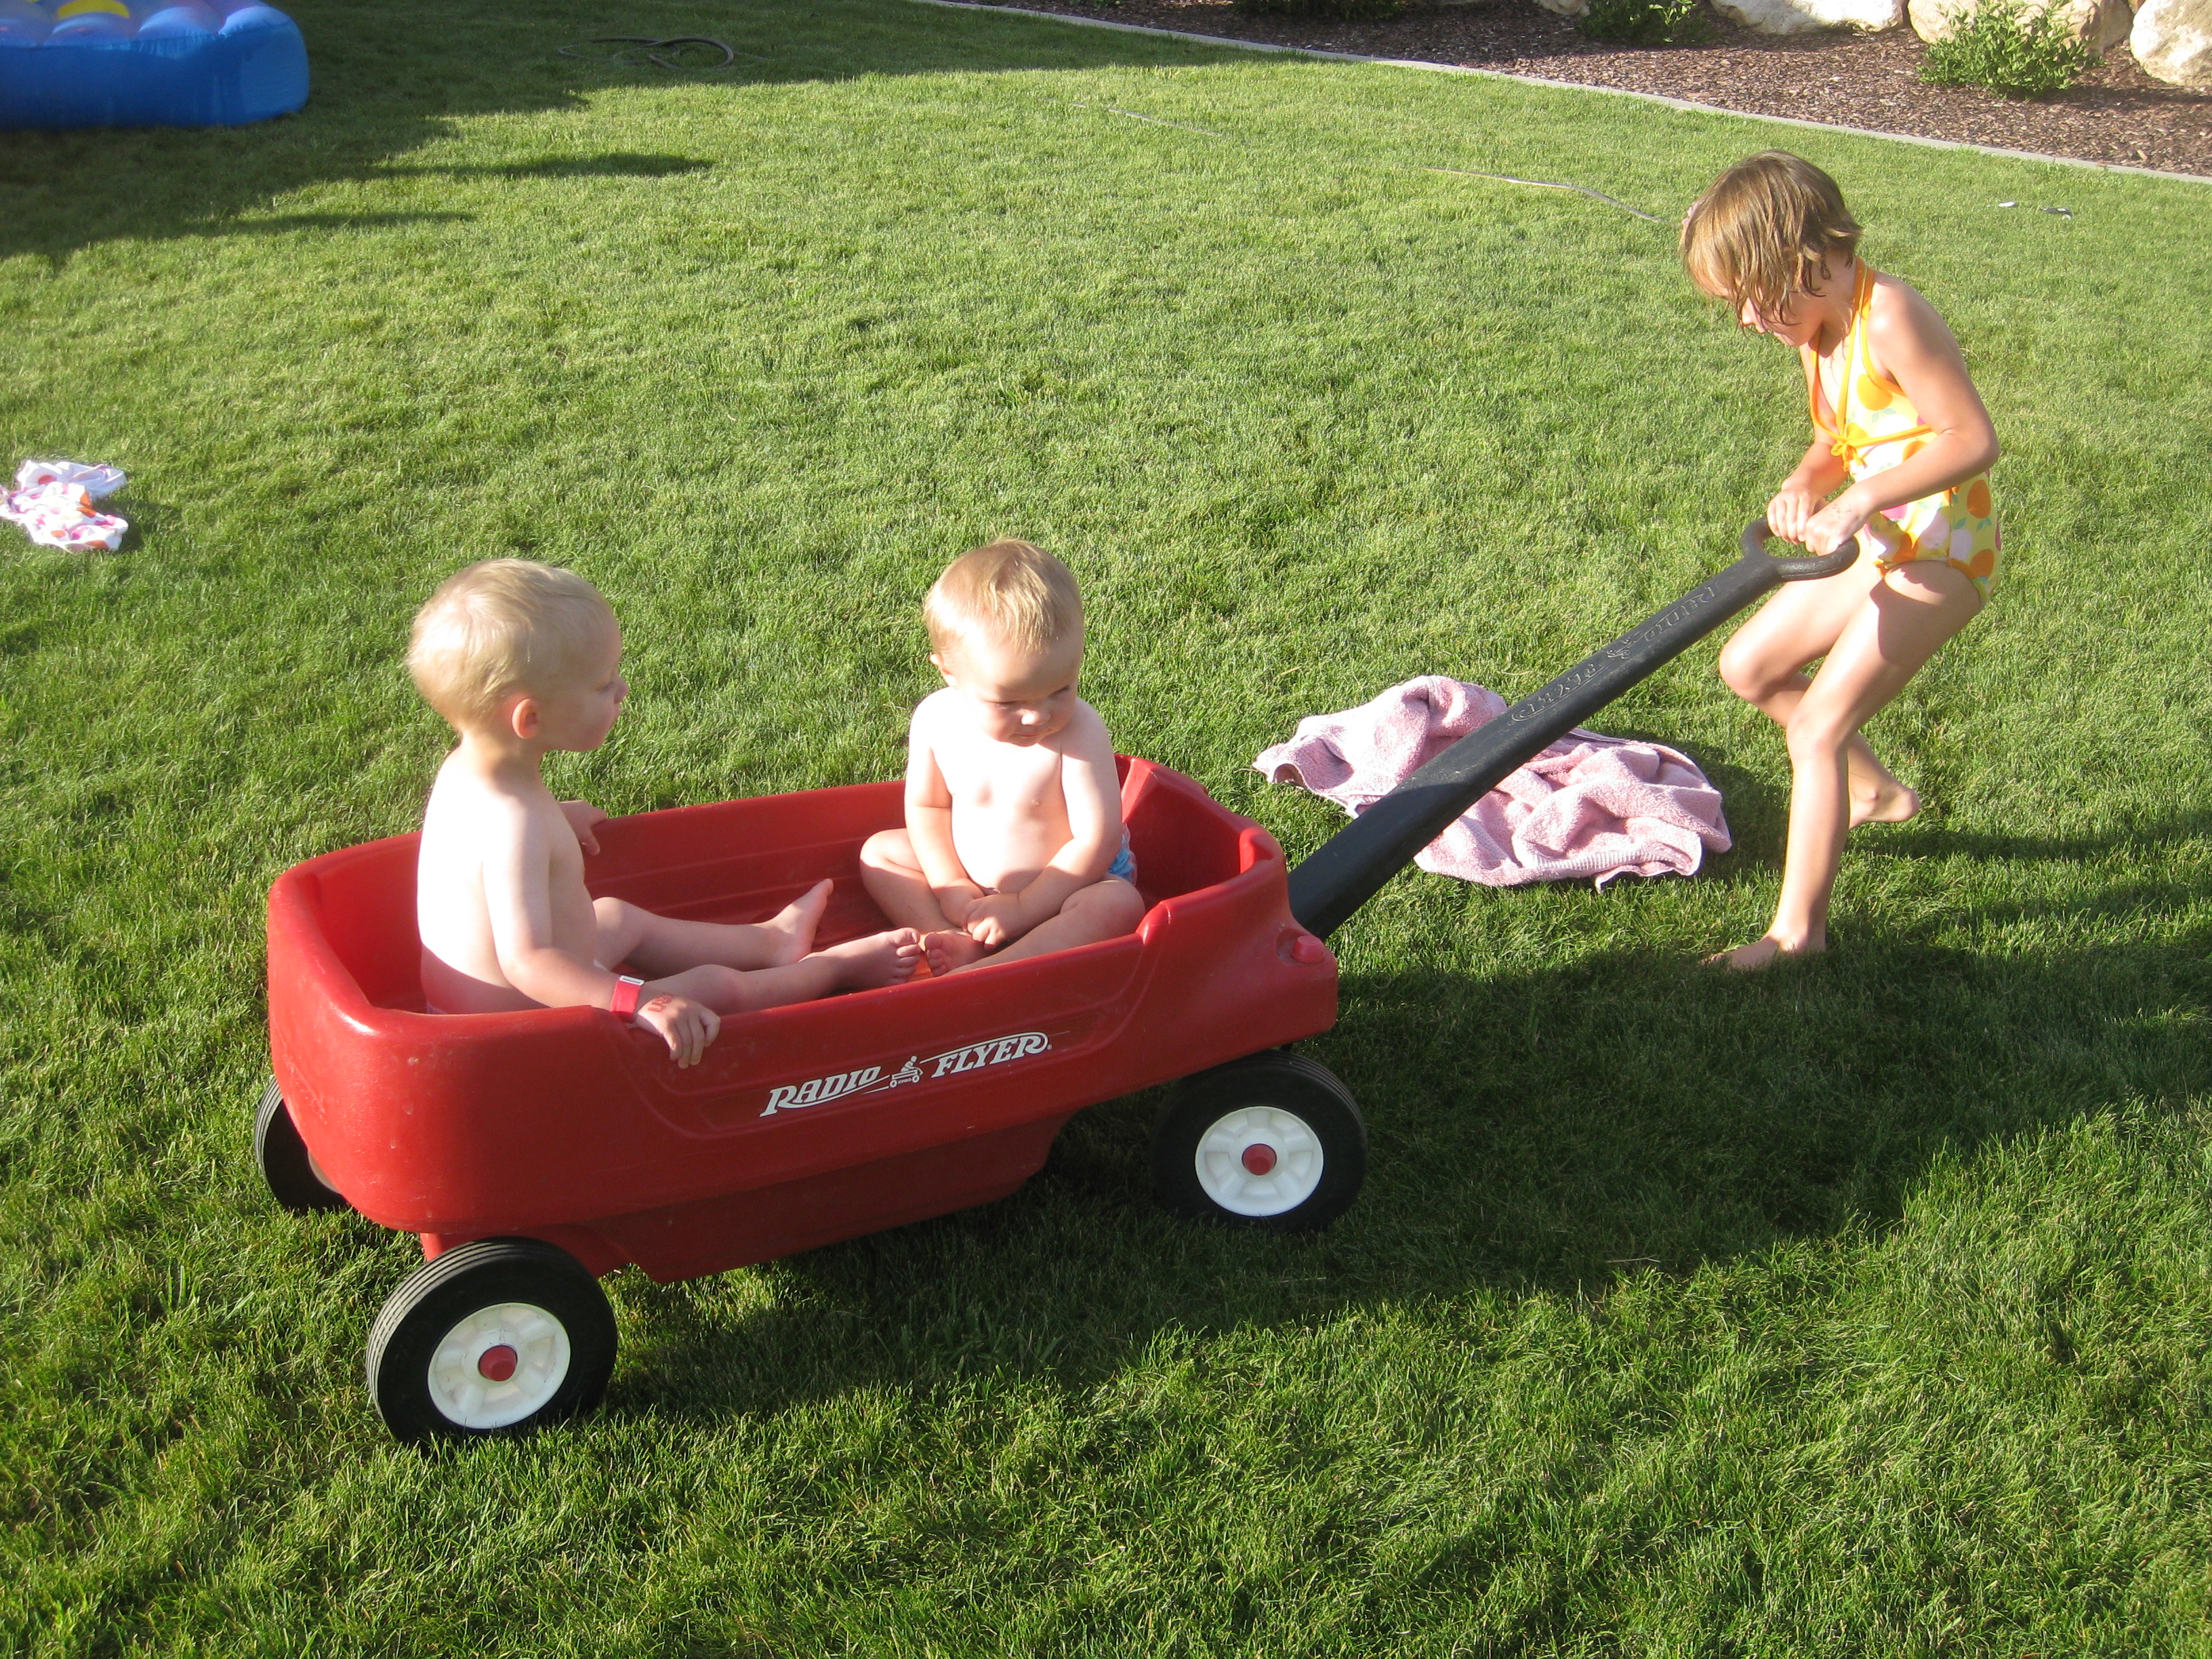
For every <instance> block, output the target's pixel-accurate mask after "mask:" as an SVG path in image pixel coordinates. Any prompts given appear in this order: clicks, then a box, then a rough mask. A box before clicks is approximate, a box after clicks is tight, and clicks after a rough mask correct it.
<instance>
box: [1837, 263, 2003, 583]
mask: <svg viewBox="0 0 2212 1659" xmlns="http://www.w3.org/2000/svg"><path fill="white" fill-rule="evenodd" d="M1873 306H1874V268H1873V267H1872V266H1870V265H1869V264H1866V263H1865V261H1863V260H1862V261H1860V263H1859V280H1858V290H1857V293H1855V294H1854V295H1852V296H1851V326H1850V333H1849V334H1848V335H1847V336H1846V337H1845V338H1844V374H1843V385H1842V386H1841V387H1840V388H1838V397H1837V399H1836V404H1837V407H1836V420H1835V422H1834V424H1833V425H1831V424H1830V423H1829V422H1826V421H1824V420H1822V419H1821V418H1820V358H1819V356H1817V355H1816V354H1815V353H1814V350H1813V348H1812V347H1811V346H1809V345H1807V346H1801V347H1799V348H1798V355H1799V356H1801V357H1802V358H1803V359H1804V363H1805V391H1806V397H1807V400H1808V402H1809V403H1810V404H1811V405H1812V409H1813V430H1814V432H1816V433H1818V434H1819V435H1820V436H1822V437H1824V438H1826V439H1828V440H1829V441H1830V445H1831V448H1832V453H1834V455H1835V456H1836V458H1837V459H1839V460H1840V461H1842V462H1843V463H1844V466H1845V467H1846V468H1848V469H1849V471H1850V477H1851V482H1852V483H1860V482H1861V481H1863V480H1864V479H1866V478H1869V477H1872V476H1873V475H1874V474H1875V473H1877V472H1887V471H1889V469H1890V468H1892V467H1893V466H1896V465H1899V463H1900V462H1904V461H1907V460H1910V459H1911V458H1912V457H1913V456H1915V455H1917V454H1918V453H1920V452H1921V451H1922V450H1923V449H1924V448H1925V447H1927V444H1928V441H1929V439H1930V438H1932V437H1934V436H1935V435H1936V429H1935V428H1933V427H1931V426H1929V425H1927V424H1926V423H1925V422H1923V421H1922V420H1921V418H1920V415H1919V412H1918V411H1917V410H1915V409H1914V408H1913V407H1912V404H1911V399H1909V398H1906V397H1905V389H1904V388H1903V387H1902V386H1899V385H1898V384H1897V382H1896V381H1894V380H1891V379H1890V378H1889V377H1888V376H1887V375H1886V374H1881V372H1880V371H1879V370H1877V369H1876V368H1875V366H1874V356H1873V353H1872V352H1871V351H1870V350H1869V348H1868V345H1867V337H1866V335H1867V327H1866V325H1867V316H1868V313H1869V311H1871V309H1872V308H1873ZM1859 545H1860V547H1861V548H1862V549H1863V550H1864V551H1865V553H1866V554H1867V555H1868V556H1870V557H1871V558H1872V559H1873V560H1874V562H1875V564H1876V565H1878V566H1880V567H1881V568H1882V569H1884V570H1894V569H1896V568H1897V567H1898V566H1899V565H1901V564H1910V563H1911V562H1913V561H1914V560H1916V559H1941V560H1942V561H1943V562H1944V563H1946V564H1948V565H1949V566H1950V567H1951V568H1953V569H1954V570H1961V571H1964V572H1965V573H1966V575H1967V576H1968V577H1969V578H1970V579H1971V580H1972V582H1973V584H1974V586H1975V587H1977V588H1978V589H1979V590H1980V592H1981V595H1982V598H1983V599H1988V598H1989V597H1990V589H1991V588H1992V587H1993V586H1995V585H1996V574H1997V520H1996V501H1994V500H1993V499H1992V498H1991V496H1990V475H1989V474H1988V473H1986V472H1978V473H1976V474H1975V475H1974V476H1973V477H1971V478H1968V479H1966V480H1965V481H1964V482H1963V483H1955V484H1954V485H1952V486H1951V488H1950V489H1946V490H1943V491H1942V492H1941V493H1939V494H1937V495H1923V496H1922V497H1921V498H1920V499H1919V500H1918V501H1907V502H1905V505H1904V506H1902V507H1884V508H1883V509H1882V510H1881V512H1880V513H1876V514H1875V516H1874V517H1873V518H1872V519H1870V520H1868V521H1867V526H1866V528H1865V529H1863V530H1862V531H1860V532H1859Z"/></svg>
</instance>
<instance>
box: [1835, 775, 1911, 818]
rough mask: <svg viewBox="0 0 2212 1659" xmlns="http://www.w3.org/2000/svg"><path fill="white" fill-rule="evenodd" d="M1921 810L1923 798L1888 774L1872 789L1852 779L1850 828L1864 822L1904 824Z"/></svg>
mask: <svg viewBox="0 0 2212 1659" xmlns="http://www.w3.org/2000/svg"><path fill="white" fill-rule="evenodd" d="M1919 810H1920V797H1919V796H1918V795H1917V794H1915V793H1913V792H1912V791H1911V790H1910V789H1907V788H1906V787H1905V786H1904V785H1903V784H1901V783H1899V781H1897V780H1896V779H1895V778H1893V777H1891V776H1890V775H1888V774H1887V772H1885V773H1883V774H1882V775H1881V778H1880V779H1878V780H1877V781H1875V783H1874V785H1873V786H1872V787H1871V788H1868V787H1864V786H1863V785H1862V784H1861V783H1860V781H1859V780H1858V779H1857V778H1853V779H1852V780H1851V818H1850V827H1851V828H1852V829H1857V828H1858V827H1859V825H1861V824H1863V823H1904V822H1905V820H1906V819H1907V818H1909V817H1911V816H1912V815H1913V814H1914V813H1915V812H1917V811H1919Z"/></svg>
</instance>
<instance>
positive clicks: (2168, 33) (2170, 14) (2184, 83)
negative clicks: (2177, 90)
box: [2128, 0, 2212, 87]
mask: <svg viewBox="0 0 2212 1659" xmlns="http://www.w3.org/2000/svg"><path fill="white" fill-rule="evenodd" d="M2128 45H2129V46H2131V47H2132V48H2134V51H2135V54H2136V62H2137V63H2138V64H2142V66H2143V68H2145V69H2146V70H2149V71H2150V73H2152V74H2153V75H2155V76H2158V78H2159V79H2160V80H2161V81H2171V82H2172V83H2173V84H2174V85H2175V86H2177V87H2212V0H2143V8H2142V10H2141V11H2139V12H2137V13H2136V26H2135V28H2134V30H2133V32H2132V33H2130V34H2129V36H2128Z"/></svg>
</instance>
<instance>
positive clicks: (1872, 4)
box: [1713, 0, 1905, 34]
mask: <svg viewBox="0 0 2212 1659" xmlns="http://www.w3.org/2000/svg"><path fill="white" fill-rule="evenodd" d="M1713 9H1715V10H1716V11H1717V12H1719V13H1720V14H1721V15H1723V16H1725V17H1732V18H1734V19H1735V21H1737V22H1739V23H1741V24H1743V25H1744V26H1745V27H1748V28H1753V29H1756V30H1758V31H1759V33H1761V34H1802V33H1805V32H1806V31H1807V30H1808V29H1832V28H1837V27H1851V28H1855V29H1887V28H1895V27H1897V26H1898V25H1899V23H1901V22H1903V21H1905V0H1713Z"/></svg>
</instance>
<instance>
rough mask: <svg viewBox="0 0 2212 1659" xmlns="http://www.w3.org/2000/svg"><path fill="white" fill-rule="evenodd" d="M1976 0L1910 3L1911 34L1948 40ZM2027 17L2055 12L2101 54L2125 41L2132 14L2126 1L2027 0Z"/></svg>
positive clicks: (1907, 10) (2070, 30)
mask: <svg viewBox="0 0 2212 1659" xmlns="http://www.w3.org/2000/svg"><path fill="white" fill-rule="evenodd" d="M1974 7H1975V0H1910V3H1908V4H1907V5H1906V7H1905V16H1906V17H1907V18H1908V19H1909V20H1910V21H1911V24H1912V32H1913V33H1915V34H1917V35H1918V36H1919V37H1920V38H1921V39H1922V40H1949V39H1950V38H1951V36H1952V34H1953V33H1954V32H1955V31H1956V30H1957V29H1958V27H1960V24H1962V23H1964V22H1965V21H1966V20H1967V19H1968V18H1969V17H1972V15H1974ZM2022 9H2023V10H2024V11H2025V12H2026V14H2027V15H2029V16H2033V15H2035V14H2036V13H2038V12H2040V11H2044V10H2046V9H2051V10H2056V11H2057V14H2058V18H2059V21H2061V22H2062V23H2063V24H2064V25H2065V26H2066V29H2067V32H2068V33H2069V34H2071V35H2072V36H2073V37H2074V38H2075V40H2087V42H2088V43H2089V44H2090V46H2093V48H2095V49H2096V50H2097V51H2098V52H2110V51H2111V50H2112V48H2113V47H2114V46H2118V45H2119V44H2120V42H2121V41H2123V40H2126V39H2127V38H2128V31H2129V30H2130V28H2131V27H2134V24H2135V13H2134V11H2133V10H2132V9H2130V6H2129V4H2128V0H2046V3H2045V4H2038V3H2037V0H2026V4H2025V5H2024V6H2023V8H2022Z"/></svg>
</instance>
